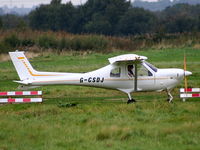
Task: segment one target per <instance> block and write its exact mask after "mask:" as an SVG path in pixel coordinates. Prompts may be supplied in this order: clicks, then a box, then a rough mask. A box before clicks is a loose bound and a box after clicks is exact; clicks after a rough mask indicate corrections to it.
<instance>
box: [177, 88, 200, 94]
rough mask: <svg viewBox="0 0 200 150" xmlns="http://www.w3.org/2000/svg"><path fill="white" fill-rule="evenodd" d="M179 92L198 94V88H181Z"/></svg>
mask: <svg viewBox="0 0 200 150" xmlns="http://www.w3.org/2000/svg"><path fill="white" fill-rule="evenodd" d="M180 92H181V93H183V92H200V88H188V89H184V88H181V89H180Z"/></svg>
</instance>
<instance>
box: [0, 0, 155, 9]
mask: <svg viewBox="0 0 200 150" xmlns="http://www.w3.org/2000/svg"><path fill="white" fill-rule="evenodd" d="M69 1H71V2H72V3H73V4H74V5H79V4H81V3H82V4H84V3H85V2H86V1H87V0H62V2H63V3H66V2H69ZM131 1H134V0H131ZM143 1H150V2H153V1H157V0H143ZM50 2H51V0H0V7H2V6H4V5H7V6H8V7H14V6H17V7H22V6H23V7H32V6H34V5H39V4H49V3H50Z"/></svg>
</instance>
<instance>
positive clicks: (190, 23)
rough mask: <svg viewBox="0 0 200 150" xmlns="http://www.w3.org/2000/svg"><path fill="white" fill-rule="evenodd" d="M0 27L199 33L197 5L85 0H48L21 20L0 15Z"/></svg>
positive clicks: (124, 33)
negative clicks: (76, 0)
mask: <svg viewBox="0 0 200 150" xmlns="http://www.w3.org/2000/svg"><path fill="white" fill-rule="evenodd" d="M0 28H2V29H13V28H15V29H19V30H24V29H27V28H30V29H32V30H39V31H49V30H51V31H65V32H68V33H74V34H83V33H87V34H103V35H111V36H112V35H115V36H129V35H143V34H155V33H156V34H166V33H185V32H199V31H200V5H189V4H176V5H174V6H170V7H167V8H166V9H164V10H163V11H157V12H151V11H149V10H145V9H143V8H138V7H133V6H132V5H131V3H130V1H127V0H88V1H87V2H86V3H85V4H83V5H80V6H74V5H72V3H70V2H69V3H66V4H61V0H52V1H51V3H50V4H48V5H41V6H39V7H37V8H36V9H35V10H33V11H31V12H30V13H29V14H28V15H26V16H23V17H22V16H16V15H8V14H7V15H3V16H1V17H0Z"/></svg>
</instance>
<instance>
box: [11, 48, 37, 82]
mask: <svg viewBox="0 0 200 150" xmlns="http://www.w3.org/2000/svg"><path fill="white" fill-rule="evenodd" d="M9 55H10V58H11V60H12V62H13V64H14V66H15V69H16V71H17V74H18V76H19V78H20V80H28V79H32V78H33V76H32V75H31V74H32V73H33V72H36V71H35V70H34V69H33V67H32V66H31V64H30V63H29V61H28V59H27V58H26V56H25V55H24V52H22V51H15V52H9Z"/></svg>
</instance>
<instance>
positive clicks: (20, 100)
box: [0, 98, 42, 103]
mask: <svg viewBox="0 0 200 150" xmlns="http://www.w3.org/2000/svg"><path fill="white" fill-rule="evenodd" d="M31 102H35V103H37V102H38V103H39V102H42V98H1V99H0V103H31Z"/></svg>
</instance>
